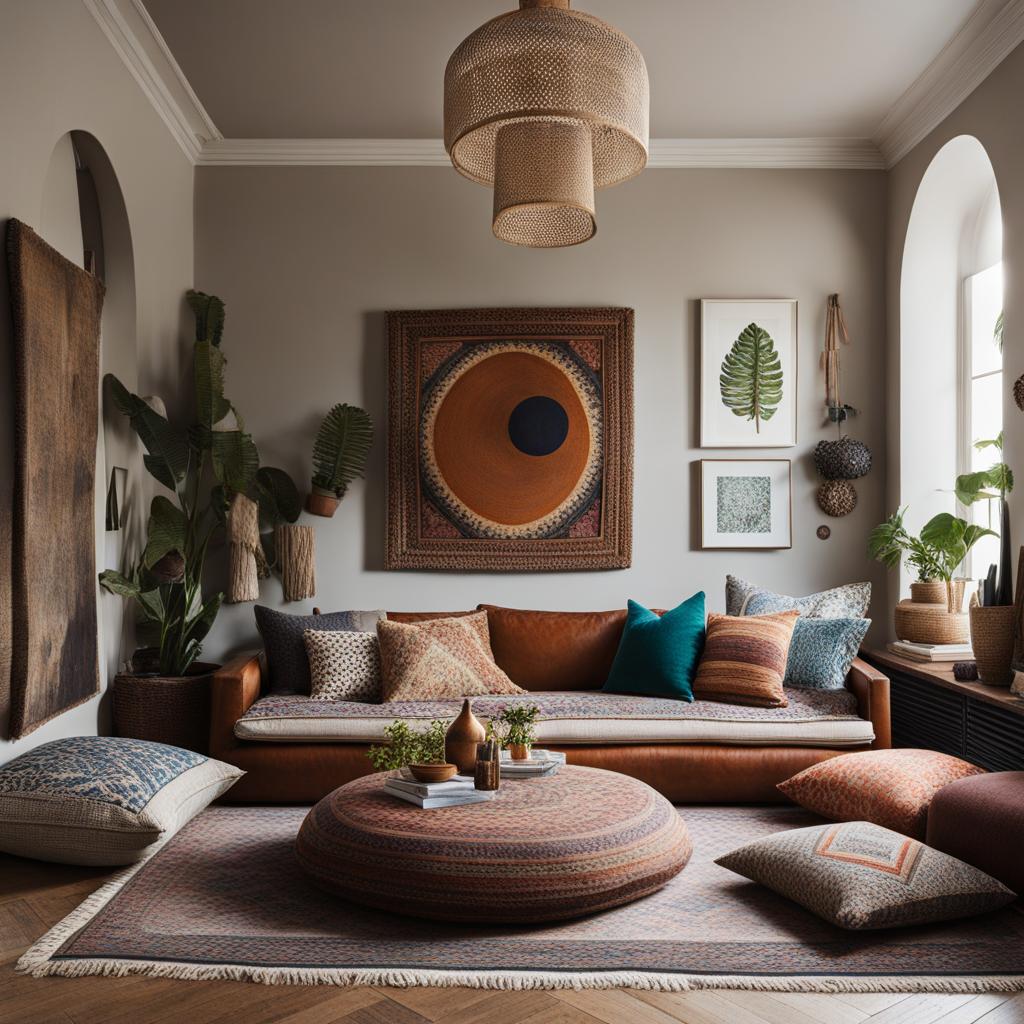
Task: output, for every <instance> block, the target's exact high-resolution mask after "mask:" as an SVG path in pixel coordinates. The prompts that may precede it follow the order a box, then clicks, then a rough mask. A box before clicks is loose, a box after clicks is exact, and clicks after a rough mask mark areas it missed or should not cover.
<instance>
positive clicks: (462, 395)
mask: <svg viewBox="0 0 1024 1024" xmlns="http://www.w3.org/2000/svg"><path fill="white" fill-rule="evenodd" d="M388 333H389V386H390V395H389V428H390V436H389V442H388V460H389V461H388V531H387V552H386V559H385V564H386V567H387V568H388V569H434V570H437V569H442V570H443V569H448V570H456V571H460V572H466V571H474V570H476V571H489V572H571V571H579V570H586V569H623V568H626V567H627V566H628V565H629V564H630V556H631V548H632V496H633V311H632V310H631V309H616V308H609V309H469V310H428V311H411V312H395V313H389V314H388Z"/></svg>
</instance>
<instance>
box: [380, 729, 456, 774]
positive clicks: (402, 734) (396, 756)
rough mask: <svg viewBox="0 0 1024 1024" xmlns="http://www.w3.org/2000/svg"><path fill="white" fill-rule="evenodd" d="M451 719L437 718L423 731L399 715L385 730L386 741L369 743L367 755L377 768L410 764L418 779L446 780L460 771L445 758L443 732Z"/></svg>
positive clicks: (401, 767)
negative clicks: (375, 744)
mask: <svg viewBox="0 0 1024 1024" xmlns="http://www.w3.org/2000/svg"><path fill="white" fill-rule="evenodd" d="M447 728H448V723H447V722H444V721H442V720H441V719H438V718H435V719H434V720H433V721H432V722H431V723H430V725H429V726H427V728H426V729H425V730H423V731H422V732H417V731H415V730H414V729H412V728H410V726H409V723H408V722H405V721H402V720H401V719H399V720H398V721H395V722H392V723H391V725H389V726H387V727H386V728H385V730H384V735H385V736H386V737H387V743H386V744H384V745H383V746H379V747H370V749H369V750H368V751H367V752H366V756H367V757H368V758H369V759H370V763H371V764H372V765H373V766H374V768H376V769H377V771H380V772H385V771H391V772H395V771H401V769H403V768H408V769H409V771H411V772H412V774H413V776H414V777H415V779H416V780H417V781H418V782H445V781H446V780H448V779H450V778H452V776H453V775H455V773H456V772H457V771H458V768H457V766H456V765H454V764H448V763H447V762H446V761H445V759H444V735H445V732H446V731H447Z"/></svg>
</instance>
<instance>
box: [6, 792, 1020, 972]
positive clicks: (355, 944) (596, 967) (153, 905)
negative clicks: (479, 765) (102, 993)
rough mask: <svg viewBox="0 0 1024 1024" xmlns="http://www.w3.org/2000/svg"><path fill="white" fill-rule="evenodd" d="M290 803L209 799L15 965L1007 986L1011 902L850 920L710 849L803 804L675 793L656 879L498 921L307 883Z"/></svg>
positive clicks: (1014, 967) (1015, 953)
mask: <svg viewBox="0 0 1024 1024" xmlns="http://www.w3.org/2000/svg"><path fill="white" fill-rule="evenodd" d="M306 811H307V808H293V807H277V808H271V807H259V808H246V807H237V808H236V807H215V808H211V809H210V810H208V811H206V812H205V813H204V814H202V815H200V816H199V817H198V818H196V819H195V820H194V821H193V822H192V823H191V824H189V825H188V826H187V827H186V828H185V829H184V830H183V831H182V832H181V833H179V834H178V835H177V836H176V837H175V838H173V839H172V840H171V841H170V842H169V843H167V844H166V845H165V846H164V847H163V849H161V850H160V851H159V852H158V853H156V854H155V855H154V856H152V857H151V858H150V859H149V860H148V861H146V862H144V863H143V864H141V865H136V866H134V867H132V868H129V869H127V870H126V871H125V872H123V873H122V874H121V875H120V876H118V877H117V878H116V879H115V880H114V881H112V882H110V883H108V884H107V885H106V886H104V887H103V888H102V889H101V890H99V891H98V892H97V893H95V894H94V895H93V896H91V897H90V898H89V899H88V900H86V901H85V903H83V904H82V906H80V907H79V908H78V909H77V910H75V911H74V912H73V913H72V914H70V915H69V916H68V917H67V918H66V919H65V920H64V921H62V922H61V923H60V924H59V925H57V926H56V927H55V928H54V929H53V930H52V931H50V932H49V933H48V934H47V935H46V936H44V938H43V939H42V940H40V942H38V943H37V944H36V945H35V946H33V947H32V949H30V950H29V951H28V952H27V953H26V954H25V955H24V957H22V959H21V961H20V962H19V969H20V970H22V971H27V972H31V973H33V974H35V975H38V976H42V975H48V974H61V975H72V976H74V975H84V974H113V975H121V974H148V975H160V976H165V977H178V978H189V979H219V978H242V979H250V980H253V981H260V982H265V983H268V984H288V983H296V984H390V985H441V986H443V985H470V986H476V987H486V988H505V989H511V988H607V987H618V986H630V987H636V988H656V989H666V990H686V989H693V988H747V989H761V990H775V991H790V992H800V991H802V992H808V991H809V992H841V991H847V992H872V991H876V992H877V991H898V992H911V991H935V992H984V991H1011V990H1014V991H1018V990H1024V913H1022V911H1021V909H1020V908H1019V907H1017V906H1014V907H1011V908H1009V909H1007V910H1003V911H999V912H998V913H994V914H988V915H986V916H984V917H980V918H975V919H968V920H965V921H959V922H953V923H952V924H950V925H946V926H929V927H923V928H913V929H902V930H893V931H889V932H879V933H861V934H856V933H851V932H846V931H843V930H841V929H839V928H835V927H833V926H831V925H829V924H826V923H825V922H824V921H821V920H819V919H818V918H817V917H815V916H814V915H812V914H810V913H809V912H807V911H805V910H803V909H802V908H800V907H798V906H796V905H795V904H793V903H790V902H788V901H787V900H784V899H782V898H781V897H779V896H776V895H775V894H773V893H771V892H769V891H768V890H766V889H762V888H760V887H759V886H757V885H754V884H753V883H750V882H747V881H744V880H743V879H741V878H739V877H738V876H736V875H734V874H732V873H731V872H729V871H726V870H725V869H723V868H720V867H717V866H716V865H715V864H714V863H713V860H714V858H715V857H717V856H719V855H720V854H722V853H724V852H726V851H728V850H731V849H733V848H735V847H736V846H738V845H740V844H742V843H744V842H747V841H749V840H751V839H754V838H757V837H759V836H764V835H767V834H769V833H771V832H775V831H779V830H782V829H789V828H799V827H801V826H804V825H808V824H813V823H814V822H816V821H818V820H819V819H816V818H814V817H813V816H811V815H809V814H807V813H806V812H804V811H801V810H797V809H794V808H787V807H759V808H750V807H710V808H709V807H690V808H681V809H680V813H682V814H683V815H684V817H685V819H686V822H687V825H688V827H689V830H690V834H691V837H692V839H693V842H694V854H693V858H692V859H691V861H690V863H689V865H688V866H687V867H686V868H685V870H684V871H683V872H682V873H681V874H680V875H678V876H677V877H676V878H675V879H674V880H673V881H672V882H670V883H669V885H668V886H666V888H664V889H663V890H662V891H661V892H659V893H657V894H655V895H653V896H649V897H647V898H645V899H643V900H640V901H638V902H636V903H634V904H631V905H629V906H626V907H620V908H618V909H615V910H611V911H608V912H605V913H602V914H598V915H595V916H593V917H589V918H583V919H581V920H577V921H570V922H565V923H561V924H555V925H549V926H545V927H510V926H504V927H501V928H483V927H481V928H474V927H465V926H457V925H445V924H440V923H435V922H429V921H417V920H415V919H412V918H404V917H399V916H396V915H391V914H387V913H383V912H373V911H369V910H363V909H360V908H357V907H355V906H353V905H351V904H348V903H345V902H343V901H342V900H341V899H337V898H334V897H331V896H328V895H326V894H324V893H322V892H320V891H318V890H316V889H314V888H313V887H312V886H311V885H310V884H309V883H308V882H307V881H306V880H305V879H304V877H303V876H302V874H301V872H300V871H299V870H298V868H297V866H296V862H295V855H294V852H293V841H294V837H295V834H296V832H297V831H298V828H299V825H300V824H301V822H302V819H303V818H304V816H305V814H306Z"/></svg>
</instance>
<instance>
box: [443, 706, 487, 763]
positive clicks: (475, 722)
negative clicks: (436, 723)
mask: <svg viewBox="0 0 1024 1024" xmlns="http://www.w3.org/2000/svg"><path fill="white" fill-rule="evenodd" d="M486 738H487V730H486V729H485V728H484V727H483V723H482V722H481V721H480V719H479V718H477V717H476V715H474V714H473V711H472V708H471V707H470V702H469V701H468V700H465V701H463V702H462V711H460V712H459V717H458V718H456V719H455V721H454V722H452V724H451V725H449V726H448V731H447V732H446V733H445V735H444V756H445V760H446V761H449V762H450V763H451V764H454V765H457V766H458V769H459V771H460V772H461V773H462V774H463V775H472V774H473V772H474V771H475V769H476V745H477V744H478V743H483V741H484V740H485V739H486Z"/></svg>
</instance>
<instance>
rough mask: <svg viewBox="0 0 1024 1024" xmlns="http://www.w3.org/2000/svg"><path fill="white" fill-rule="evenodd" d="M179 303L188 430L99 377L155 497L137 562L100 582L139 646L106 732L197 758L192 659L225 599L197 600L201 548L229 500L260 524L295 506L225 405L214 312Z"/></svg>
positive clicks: (200, 677) (218, 316)
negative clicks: (124, 609) (189, 334)
mask: <svg viewBox="0 0 1024 1024" xmlns="http://www.w3.org/2000/svg"><path fill="white" fill-rule="evenodd" d="M188 302H189V305H190V306H191V308H192V312H193V314H194V315H195V321H196V339H195V345H194V347H193V379H194V385H195V413H196V415H195V420H194V422H192V423H191V424H188V425H187V426H186V425H178V424H174V423H172V422H171V421H170V420H169V419H168V418H167V416H166V415H165V413H164V407H163V403H162V402H160V401H159V400H153V399H150V400H146V399H143V398H141V397H139V396H138V395H136V394H133V393H132V392H131V391H129V390H128V389H127V388H126V387H125V386H124V385H123V384H122V383H121V381H119V380H118V379H117V377H115V376H114V375H113V374H108V375H107V377H106V378H105V384H106V387H107V393H108V395H109V396H110V398H111V399H112V401H113V402H114V404H115V405H116V407H117V408H118V409H119V410H120V411H121V412H122V413H123V414H124V415H125V416H127V417H128V420H129V422H130V423H131V426H132V428H133V429H134V431H135V433H136V434H137V435H138V437H139V440H140V441H141V442H142V444H143V447H144V448H145V450H146V453H145V455H144V456H143V463H144V465H145V467H146V469H147V470H148V471H149V473H150V474H151V475H152V476H153V477H154V478H155V479H156V481H157V482H158V483H159V484H160V485H161V487H163V488H165V489H166V493H161V494H157V495H156V496H155V497H154V498H153V500H152V503H151V504H150V509H149V520H148V524H147V529H146V544H145V548H144V550H143V552H142V555H141V557H140V558H139V560H138V562H137V564H136V565H135V566H134V567H133V568H132V569H131V570H130V571H129V572H127V573H121V572H117V571H115V570H112V569H107V570H105V571H104V572H101V573H100V575H99V581H100V584H101V586H103V588H104V589H105V590H107V591H109V592H110V593H112V594H118V595H120V596H121V597H124V598H127V599H128V600H131V601H133V602H134V603H135V605H136V608H137V610H138V635H139V639H140V640H142V641H143V642H144V643H145V644H146V645H147V646H145V647H143V648H141V649H139V650H137V651H136V652H135V653H134V654H133V655H132V657H131V659H130V661H129V664H128V669H129V670H128V671H127V672H124V673H122V674H120V675H119V676H117V678H116V679H115V682H114V724H115V729H116V730H117V732H118V733H119V734H121V735H130V736H135V737H136V738H139V739H157V740H162V741H163V742H170V743H176V744H177V745H179V746H187V747H190V749H201V747H202V745H203V743H204V741H205V740H204V737H205V732H206V728H207V726H206V722H205V720H204V719H205V715H204V714H203V713H202V712H203V709H204V706H205V703H208V700H209V696H208V693H209V678H210V674H211V673H212V670H213V669H214V668H215V666H212V665H205V664H201V663H200V662H199V661H198V658H199V655H200V653H201V652H202V647H203V640H204V638H205V637H206V635H207V633H209V631H210V628H211V627H212V626H213V623H214V620H215V619H216V617H217V613H218V612H219V610H220V607H221V604H222V602H223V600H224V595H223V594H222V593H220V592H214V593H210V592H207V591H204V586H203V568H204V565H205V562H206V555H207V551H208V550H209V547H210V543H211V541H212V540H213V539H214V537H215V536H216V535H217V534H218V532H219V531H222V530H223V529H224V526H225V524H226V518H227V511H228V507H229V504H230V502H231V500H232V498H233V497H234V496H235V495H237V494H244V495H247V496H248V497H250V498H252V499H253V500H254V501H256V502H257V503H258V506H259V513H260V518H261V520H263V521H264V522H266V523H268V524H269V525H271V526H273V525H275V524H278V523H281V522H284V521H294V520H295V519H297V518H298V515H299V512H300V505H301V503H300V499H299V495H298V490H297V489H296V487H295V484H294V482H293V481H292V480H291V477H289V476H288V474H287V473H285V472H284V471H283V470H280V469H273V468H271V467H261V466H260V462H259V453H258V451H257V449H256V445H255V444H254V442H253V440H252V438H251V437H250V436H249V434H247V433H246V432H245V430H244V427H243V426H242V423H241V420H240V418H239V416H238V413H237V411H236V409H235V407H234V406H233V405H232V404H231V403H230V402H229V401H228V400H227V398H225V397H224V367H225V364H226V362H227V360H226V359H225V357H224V353H223V352H222V350H221V341H222V338H223V332H224V303H223V302H221V300H220V299H219V298H217V297H216V296H215V295H206V294H204V293H202V292H196V291H190V292H189V293H188ZM157 691H159V695H158V692H157ZM172 695H176V697H175V698H174V699H172ZM183 741H187V742H183Z"/></svg>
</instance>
